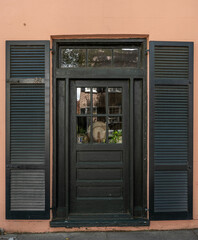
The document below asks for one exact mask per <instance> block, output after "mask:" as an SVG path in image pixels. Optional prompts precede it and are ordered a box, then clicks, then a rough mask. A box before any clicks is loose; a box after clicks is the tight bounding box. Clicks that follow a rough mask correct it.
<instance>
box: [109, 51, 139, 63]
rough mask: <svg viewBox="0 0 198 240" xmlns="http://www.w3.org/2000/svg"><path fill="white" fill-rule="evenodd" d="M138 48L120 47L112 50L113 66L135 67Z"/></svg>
mask: <svg viewBox="0 0 198 240" xmlns="http://www.w3.org/2000/svg"><path fill="white" fill-rule="evenodd" d="M137 63H138V48H137V47H134V48H122V49H114V50H113V66H114V67H137Z"/></svg>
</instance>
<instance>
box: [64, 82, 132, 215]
mask: <svg viewBox="0 0 198 240" xmlns="http://www.w3.org/2000/svg"><path fill="white" fill-rule="evenodd" d="M128 146H129V82H128V81H127V80H106V79H104V80H97V81H96V80H72V81H71V83H70V158H69V159H70V160H69V166H70V190H69V196H70V197H69V198H70V209H69V214H70V215H79V214H80V215H82V214H83V215H84V214H85V215H87V214H103V213H105V214H111V213H113V214H115V213H118V214H122V213H123V214H126V213H128V212H129V159H128V158H129V152H128Z"/></svg>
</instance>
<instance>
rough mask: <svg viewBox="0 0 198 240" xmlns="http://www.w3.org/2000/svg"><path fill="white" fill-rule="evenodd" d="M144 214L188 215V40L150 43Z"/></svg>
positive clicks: (153, 216) (190, 157)
mask: <svg viewBox="0 0 198 240" xmlns="http://www.w3.org/2000/svg"><path fill="white" fill-rule="evenodd" d="M149 64H150V110H149V112H150V133H149V134H150V160H149V164H150V191H149V194H150V203H149V209H150V219H151V220H166V219H167V220H168V219H191V218H192V179H193V170H192V162H193V43H189V42H188V43H186V42H150V63H149Z"/></svg>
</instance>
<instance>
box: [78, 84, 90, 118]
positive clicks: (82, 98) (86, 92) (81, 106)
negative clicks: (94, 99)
mask: <svg viewBox="0 0 198 240" xmlns="http://www.w3.org/2000/svg"><path fill="white" fill-rule="evenodd" d="M90 103H91V97H90V88H77V99H76V107H77V109H76V111H77V114H89V113H90Z"/></svg>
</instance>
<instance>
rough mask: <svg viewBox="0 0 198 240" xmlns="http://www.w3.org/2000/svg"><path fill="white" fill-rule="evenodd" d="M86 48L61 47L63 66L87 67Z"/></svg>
mask: <svg viewBox="0 0 198 240" xmlns="http://www.w3.org/2000/svg"><path fill="white" fill-rule="evenodd" d="M85 66H86V49H71V48H63V49H61V68H73V67H85Z"/></svg>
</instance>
